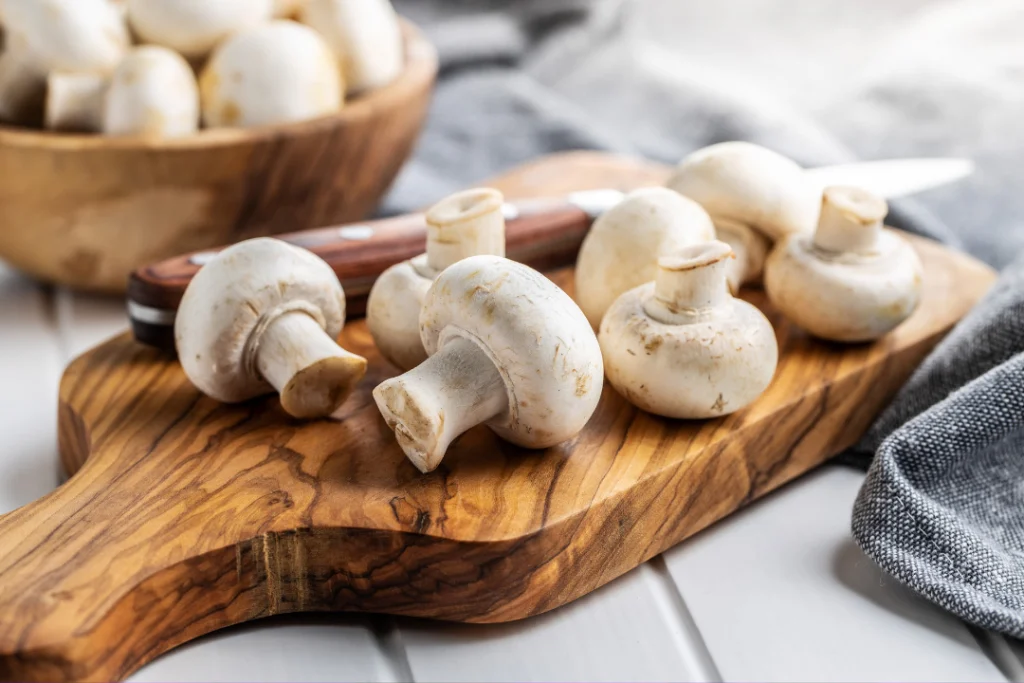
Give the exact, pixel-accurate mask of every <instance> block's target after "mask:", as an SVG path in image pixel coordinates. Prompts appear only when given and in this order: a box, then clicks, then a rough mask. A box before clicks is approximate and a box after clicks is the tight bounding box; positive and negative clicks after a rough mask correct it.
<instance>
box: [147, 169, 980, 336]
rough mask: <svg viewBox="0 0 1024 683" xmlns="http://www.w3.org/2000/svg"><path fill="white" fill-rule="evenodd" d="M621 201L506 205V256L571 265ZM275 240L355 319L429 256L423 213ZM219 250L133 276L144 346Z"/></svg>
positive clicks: (879, 182)
mask: <svg viewBox="0 0 1024 683" xmlns="http://www.w3.org/2000/svg"><path fill="white" fill-rule="evenodd" d="M972 171H973V165H972V164H971V162H970V161H967V160H965V159H892V160H885V161H869V162H858V163H851V164H842V165H838V166H826V167H820V168H814V169H809V170H808V171H807V173H808V175H809V176H811V178H812V179H813V180H814V182H815V183H817V184H819V185H820V186H821V187H822V188H824V187H826V186H828V185H858V186H861V187H865V188H866V189H869V190H871V191H873V192H875V193H877V194H880V195H882V196H884V197H887V198H891V197H897V196H904V195H906V194H910V193H913V192H919V191H922V190H925V189H930V188H933V187H938V186H940V185H944V184H947V183H950V182H954V181H956V180H959V179H960V178H963V177H965V176H967V175H969V174H970V173H971V172H972ZM623 196H624V193H623V192H621V191H619V190H616V189H596V190H584V191H580V192H573V193H570V194H569V195H566V196H565V197H562V198H557V199H534V200H528V201H522V202H509V203H506V204H505V206H504V207H503V212H504V214H505V220H506V243H507V246H506V255H507V256H508V257H509V258H511V259H513V260H516V261H520V262H522V263H526V264H527V265H530V266H532V267H534V268H537V269H540V270H544V269H548V268H555V267H558V266H564V265H568V264H571V263H573V262H574V261H575V259H576V253H577V252H578V251H579V247H580V244H581V243H582V242H583V238H584V237H585V236H586V233H587V230H588V229H589V228H590V225H591V223H593V221H594V220H595V219H596V218H597V217H598V216H600V215H601V214H602V213H604V212H605V211H607V210H608V209H609V208H611V207H612V206H614V205H615V204H617V203H618V202H620V201H621V200H622V197H623ZM275 237H277V238H278V239H281V240H284V241H285V242H288V243H290V244H294V245H296V246H300V247H304V248H306V249H309V250H310V251H312V252H313V253H315V254H317V255H318V256H320V257H321V258H323V259H324V260H325V261H326V262H327V263H328V264H330V265H331V267H332V268H333V269H334V272H335V273H336V274H337V275H338V279H339V280H341V283H342V286H343V287H344V288H345V294H346V297H347V299H348V310H349V315H350V316H353V315H360V314H362V313H363V312H364V310H365V304H366V297H367V295H368V294H369V292H370V288H371V287H372V286H373V282H374V280H375V279H376V277H377V276H378V275H380V274H381V273H382V272H384V270H386V269H387V268H389V267H391V266H392V265H394V264H396V263H400V262H402V261H405V260H407V259H410V258H412V257H414V256H417V255H418V254H421V253H423V250H424V248H425V245H426V222H425V220H424V218H423V214H409V215H406V216H399V217H395V218H386V219H381V220H375V221H363V222H360V223H356V224H352V225H344V226H333V227H327V228H315V229H312V230H304V231H300V232H294V233H288V234H283V235H276V236H275ZM218 251H219V250H218V249H209V250H204V251H200V252H195V253H192V254H185V255H182V256H178V257H175V258H172V259H169V260H166V261H161V262H160V263H156V264H152V265H149V266H145V267H143V268H140V269H138V270H137V271H135V272H134V273H132V275H131V276H130V278H129V282H128V296H127V308H128V316H129V319H130V321H131V326H132V332H133V333H134V335H135V338H136V339H137V340H138V341H140V342H143V343H145V344H149V345H152V346H159V347H162V348H167V349H173V348H174V334H173V332H174V317H175V313H176V311H177V307H178V303H179V302H180V301H181V297H182V295H183V294H184V292H185V288H186V287H187V286H188V283H189V281H190V280H191V279H192V276H193V275H195V273H196V272H198V270H199V269H200V268H201V267H202V266H203V264H205V263H206V262H207V261H209V260H210V259H211V258H213V257H214V256H216V255H217V253H218Z"/></svg>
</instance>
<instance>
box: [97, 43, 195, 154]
mask: <svg viewBox="0 0 1024 683" xmlns="http://www.w3.org/2000/svg"><path fill="white" fill-rule="evenodd" d="M198 127H199V86H198V85H197V84H196V78H195V75H194V74H193V73H192V67H190V66H189V65H188V62H186V61H185V59H184V58H183V57H182V56H181V55H179V54H178V53H177V52H174V51H173V50H169V49H167V48H165V47H160V46H158V45H144V46H142V47H137V48H135V49H133V50H132V51H131V52H129V53H128V56H126V57H125V58H124V59H123V60H121V63H120V64H118V65H117V69H115V70H114V75H113V77H112V78H111V81H110V87H109V89H108V90H107V95H106V103H105V105H104V112H103V132H104V133H106V134H108V135H144V136H147V137H155V138H170V137H179V136H182V135H189V134H191V133H194V132H195V131H196V130H197V129H198Z"/></svg>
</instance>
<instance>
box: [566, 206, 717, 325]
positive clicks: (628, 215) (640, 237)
mask: <svg viewBox="0 0 1024 683" xmlns="http://www.w3.org/2000/svg"><path fill="white" fill-rule="evenodd" d="M714 238H715V226H714V224H713V223H712V222H711V217H710V216H708V214H707V212H706V211H705V210H704V209H703V208H701V206H700V205H699V204H697V203H696V202H694V201H693V200H691V199H687V198H686V197H683V196H682V195H680V194H678V193H676V192H673V191H671V190H668V189H666V188H664V187H645V188H641V189H639V190H634V191H633V192H630V193H629V194H628V195H626V197H625V198H624V199H623V200H622V201H621V202H619V203H618V204H616V205H615V206H613V207H612V208H611V209H609V210H608V211H606V212H604V214H602V215H601V216H600V217H599V218H598V219H597V220H596V221H595V222H594V225H593V227H591V228H590V231H589V232H588V233H587V236H586V238H584V240H583V244H582V245H581V247H580V252H579V256H578V257H577V259H576V302H577V303H578V304H579V306H580V308H581V309H583V312H584V314H586V316H587V319H588V320H589V321H590V324H591V325H592V326H593V327H594V329H597V327H598V325H600V323H601V318H602V316H604V314H605V311H607V310H608V307H609V306H611V305H612V303H613V302H614V301H615V299H617V298H618V297H619V296H620V295H621V294H623V293H624V292H627V291H629V290H630V289H633V288H634V287H636V286H638V285H641V284H643V283H645V282H650V281H651V280H653V279H654V274H655V272H657V263H658V257H659V256H662V255H664V254H668V253H671V252H673V251H675V250H677V249H679V248H680V247H683V246H686V245H688V244H696V243H699V242H706V241H708V240H711V239H714Z"/></svg>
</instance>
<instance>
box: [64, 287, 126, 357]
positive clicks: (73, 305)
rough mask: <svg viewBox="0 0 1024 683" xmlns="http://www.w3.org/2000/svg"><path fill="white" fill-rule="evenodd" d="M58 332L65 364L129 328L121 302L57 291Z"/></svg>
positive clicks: (109, 297) (108, 298)
mask: <svg viewBox="0 0 1024 683" xmlns="http://www.w3.org/2000/svg"><path fill="white" fill-rule="evenodd" d="M55 298H56V302H55V310H56V317H57V330H58V333H59V334H60V338H61V342H62V345H63V347H64V351H65V353H66V354H67V360H68V361H70V360H71V359H72V358H74V357H76V356H79V355H81V354H82V353H83V352H85V351H87V350H88V349H90V348H92V347H93V346H96V345H97V344H99V343H100V342H102V341H104V340H106V339H109V338H110V337H113V336H114V335H115V334H119V333H121V332H124V331H125V330H126V329H127V328H128V314H127V313H126V312H125V307H124V298H123V297H114V296H99V295H95V294H78V293H75V292H72V291H71V290H69V289H66V288H64V287H60V288H58V289H57V291H56V297H55Z"/></svg>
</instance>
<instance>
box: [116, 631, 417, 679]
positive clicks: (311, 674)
mask: <svg viewBox="0 0 1024 683" xmlns="http://www.w3.org/2000/svg"><path fill="white" fill-rule="evenodd" d="M403 674H404V662H402V661H397V662H396V661H394V660H393V659H392V658H391V657H389V655H388V653H387V652H386V651H385V649H384V648H383V647H382V646H381V643H380V642H379V641H378V639H377V638H376V637H375V635H374V633H373V632H372V631H371V630H370V628H369V625H368V623H367V618H365V617H353V616H346V615H334V616H322V617H321V616H300V615H296V616H290V617H281V618H275V619H273V620H270V621H268V622H264V623H255V624H247V625H244V626H238V627H235V628H231V629H227V630H224V631H221V632H218V633H215V634H211V635H209V636H207V637H205V638H202V639H200V640H197V641H194V642H192V643H188V644H186V645H183V646H182V647H180V648H178V649H176V650H172V651H171V652H169V653H167V654H166V655H164V656H163V657H160V658H159V659H157V660H156V661H154V662H153V663H151V664H150V665H148V666H146V667H143V668H142V669H140V670H139V671H138V672H136V674H135V675H134V676H132V677H131V678H130V679H129V680H130V681H399V680H403V678H405V677H406V676H405V675H403Z"/></svg>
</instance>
